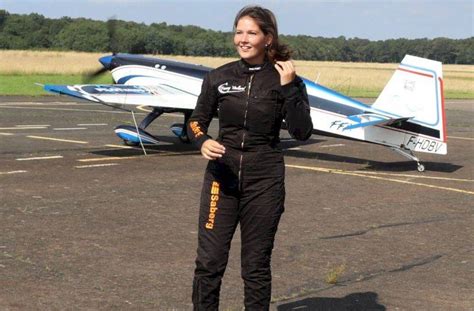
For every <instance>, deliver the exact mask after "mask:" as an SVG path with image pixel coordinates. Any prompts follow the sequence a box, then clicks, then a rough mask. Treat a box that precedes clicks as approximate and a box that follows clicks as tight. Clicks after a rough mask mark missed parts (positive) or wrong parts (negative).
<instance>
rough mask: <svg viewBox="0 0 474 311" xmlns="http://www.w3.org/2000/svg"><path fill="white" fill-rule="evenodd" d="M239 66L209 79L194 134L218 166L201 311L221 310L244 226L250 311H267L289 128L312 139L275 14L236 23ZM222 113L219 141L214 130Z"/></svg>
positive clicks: (196, 286)
mask: <svg viewBox="0 0 474 311" xmlns="http://www.w3.org/2000/svg"><path fill="white" fill-rule="evenodd" d="M234 30H235V34H234V44H235V46H236V49H237V51H238V53H239V55H240V57H241V59H240V60H239V61H236V62H232V63H229V64H226V65H224V66H221V67H219V68H217V69H215V70H213V71H211V72H210V73H209V74H207V75H206V77H205V78H204V81H203V85H202V91H201V94H200V96H199V98H198V101H197V105H196V109H195V110H194V112H193V115H192V116H191V118H190V122H189V125H188V126H189V128H188V133H189V136H190V138H191V140H192V141H193V142H194V143H195V144H196V145H197V146H198V147H199V148H200V150H201V153H202V155H203V156H204V158H206V159H208V160H210V161H209V163H208V166H207V169H206V172H205V176H204V185H203V189H202V194H201V204H200V212H199V237H198V250H197V258H196V270H195V275H194V283H193V303H194V308H195V310H217V309H218V304H219V291H220V285H221V280H222V276H223V275H224V271H225V268H226V265H227V259H228V254H229V249H230V244H231V240H232V236H233V234H234V232H235V229H236V227H237V224H239V223H240V231H241V240H242V250H241V256H242V258H241V264H242V278H243V280H244V285H245V301H244V303H245V307H246V310H267V309H268V308H269V304H270V297H271V271H270V259H271V253H272V249H273V242H274V238H275V233H276V231H277V226H278V222H279V220H280V216H281V214H282V213H283V210H284V199H285V186H284V177H285V167H284V162H283V155H282V153H281V150H280V148H279V147H278V143H279V132H280V128H281V123H282V120H283V119H285V122H286V125H287V127H288V131H289V132H290V134H291V135H292V136H293V137H294V138H296V139H299V140H306V139H308V138H309V137H310V136H311V132H312V129H313V125H312V123H311V117H310V113H309V111H310V109H309V105H308V97H307V95H306V89H305V86H304V83H303V81H302V80H301V79H300V78H299V77H296V75H295V69H294V67H293V64H292V62H291V61H289V57H290V55H289V51H288V48H287V47H286V46H285V45H282V44H281V43H279V40H278V31H277V25H276V20H275V17H274V15H273V13H272V12H271V11H270V10H268V9H264V8H261V7H258V6H250V7H244V8H243V9H242V10H241V11H240V12H239V13H238V14H237V16H236V18H235V21H234ZM217 109H218V111H219V136H218V138H217V139H215V140H214V139H212V138H211V137H210V136H209V135H208V134H207V129H208V127H209V124H210V122H211V120H212V117H213V116H214V115H215V113H216V112H217Z"/></svg>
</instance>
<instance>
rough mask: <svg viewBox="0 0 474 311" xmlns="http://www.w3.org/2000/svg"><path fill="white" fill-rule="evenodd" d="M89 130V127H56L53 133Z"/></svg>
mask: <svg viewBox="0 0 474 311" xmlns="http://www.w3.org/2000/svg"><path fill="white" fill-rule="evenodd" d="M78 130H87V127H55V128H53V131H78Z"/></svg>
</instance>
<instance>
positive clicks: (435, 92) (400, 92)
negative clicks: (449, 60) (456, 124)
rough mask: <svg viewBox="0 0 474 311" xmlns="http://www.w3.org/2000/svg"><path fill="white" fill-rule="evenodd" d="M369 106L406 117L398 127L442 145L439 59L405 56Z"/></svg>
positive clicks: (443, 131)
mask: <svg viewBox="0 0 474 311" xmlns="http://www.w3.org/2000/svg"><path fill="white" fill-rule="evenodd" d="M372 108H374V109H375V110H378V111H380V112H385V113H390V114H392V115H396V116H399V117H407V118H409V120H407V121H405V122H402V124H401V125H400V127H401V128H402V129H406V130H408V131H409V132H412V133H413V132H414V133H418V134H420V136H424V137H426V136H428V137H429V138H430V139H435V140H437V141H438V142H440V143H442V144H443V145H445V143H446V117H445V111H444V93H443V71H442V64H441V62H438V61H433V60H429V59H426V58H421V57H416V56H411V55H406V56H405V57H404V58H403V60H402V62H401V63H400V65H399V66H398V68H397V70H396V71H395V73H394V74H393V76H392V78H391V79H390V81H389V82H388V84H387V85H386V86H385V88H384V89H383V91H382V93H381V94H380V96H379V97H378V98H377V100H376V101H375V103H374V104H373V105H372ZM408 147H409V146H408ZM410 149H412V148H410ZM413 149H415V150H416V149H418V148H413ZM442 149H446V148H442ZM420 151H421V150H420ZM440 151H441V150H440ZM440 153H441V152H440Z"/></svg>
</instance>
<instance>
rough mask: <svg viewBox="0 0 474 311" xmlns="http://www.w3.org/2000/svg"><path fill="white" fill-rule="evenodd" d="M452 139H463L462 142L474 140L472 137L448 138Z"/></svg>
mask: <svg viewBox="0 0 474 311" xmlns="http://www.w3.org/2000/svg"><path fill="white" fill-rule="evenodd" d="M448 138H451V139H462V140H474V138H472V137H459V136H448Z"/></svg>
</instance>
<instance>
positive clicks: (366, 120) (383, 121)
mask: <svg viewBox="0 0 474 311" xmlns="http://www.w3.org/2000/svg"><path fill="white" fill-rule="evenodd" d="M347 118H348V119H349V120H352V121H355V122H357V123H355V124H350V125H348V126H346V127H344V129H343V131H347V130H352V129H356V128H361V127H367V126H371V125H380V126H382V125H393V124H396V123H398V122H404V121H407V120H409V119H411V118H412V117H402V118H389V117H386V116H383V115H379V114H375V113H364V114H360V115H352V116H348V117H347Z"/></svg>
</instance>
